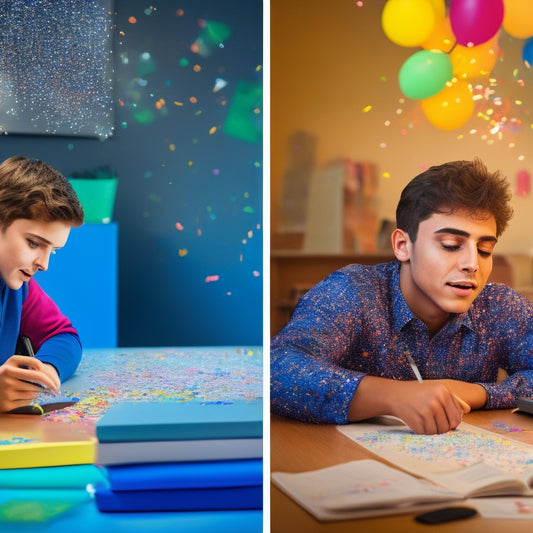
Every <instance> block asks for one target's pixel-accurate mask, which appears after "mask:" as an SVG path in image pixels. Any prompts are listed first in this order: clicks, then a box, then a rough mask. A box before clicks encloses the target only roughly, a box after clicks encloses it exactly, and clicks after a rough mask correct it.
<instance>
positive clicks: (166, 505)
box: [95, 484, 263, 512]
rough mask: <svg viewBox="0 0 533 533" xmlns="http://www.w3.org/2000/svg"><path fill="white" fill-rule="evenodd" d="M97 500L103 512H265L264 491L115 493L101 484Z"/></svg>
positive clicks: (230, 489)
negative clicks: (258, 510) (257, 510)
mask: <svg viewBox="0 0 533 533" xmlns="http://www.w3.org/2000/svg"><path fill="white" fill-rule="evenodd" d="M95 498H96V505H97V507H98V510H99V511H102V512H128V511H129V512H134V511H138V512H141V511H144V512H147V511H152V512H153V511H220V510H229V509H232V510H236V509H261V508H262V506H263V487H262V486H257V487H229V488H218V489H182V490H180V489H176V490H130V491H112V490H110V489H109V488H107V486H106V485H103V484H99V485H97V486H96V490H95Z"/></svg>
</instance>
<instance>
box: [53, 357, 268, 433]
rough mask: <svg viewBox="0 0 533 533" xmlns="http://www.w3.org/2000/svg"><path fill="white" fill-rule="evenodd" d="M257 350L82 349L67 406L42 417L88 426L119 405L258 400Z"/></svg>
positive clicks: (66, 390) (66, 386) (69, 384)
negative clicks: (71, 401) (72, 399)
mask: <svg viewBox="0 0 533 533" xmlns="http://www.w3.org/2000/svg"><path fill="white" fill-rule="evenodd" d="M262 359H263V353H262V349H261V348H260V347H255V346H252V347H230V346H225V347H212V348H204V347H201V348H200V347H190V348H111V349H90V350H84V353H83V358H82V361H81V364H80V366H79V368H78V370H77V372H76V374H75V376H74V377H73V378H71V379H69V380H68V381H66V382H65V383H64V384H63V386H62V391H61V394H62V395H63V396H66V397H71V396H75V397H77V398H79V402H78V403H77V404H76V405H75V406H72V407H69V408H66V409H63V410H61V411H55V412H53V413H48V414H46V415H45V417H46V418H47V419H50V420H54V421H62V422H81V423H83V422H87V423H88V424H89V425H91V424H94V423H95V422H96V420H98V419H99V418H100V417H101V416H102V415H103V414H104V413H105V412H106V411H107V410H108V409H109V408H110V407H111V406H112V405H114V404H116V403H118V402H120V401H135V400H144V401H150V400H158V401H179V402H187V401H190V400H192V399H195V400H201V401H204V402H232V401H233V400H236V399H252V398H260V397H262V391H263V385H262V383H263V364H262V363H263V361H262Z"/></svg>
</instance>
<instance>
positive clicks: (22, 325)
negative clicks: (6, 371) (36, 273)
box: [0, 279, 81, 382]
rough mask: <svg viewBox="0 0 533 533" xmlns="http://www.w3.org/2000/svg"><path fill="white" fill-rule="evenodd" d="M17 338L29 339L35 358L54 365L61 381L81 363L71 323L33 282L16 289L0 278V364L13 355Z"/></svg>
mask: <svg viewBox="0 0 533 533" xmlns="http://www.w3.org/2000/svg"><path fill="white" fill-rule="evenodd" d="M19 335H26V336H28V337H29V338H30V339H31V342H32V345H33V349H34V351H35V356H36V357H37V358H38V359H40V360H41V361H43V363H49V364H51V365H53V366H54V367H55V368H56V369H57V371H58V373H59V378H60V379H61V381H62V382H63V381H65V380H66V379H68V378H69V377H70V376H71V375H72V374H73V373H74V372H75V370H76V368H77V367H78V365H79V363H80V360H81V342H80V338H79V336H78V333H77V331H76V330H75V329H74V327H73V326H72V324H71V322H70V321H69V320H68V319H67V318H66V317H65V316H64V315H63V314H62V313H61V311H60V310H59V308H58V307H57V305H56V304H55V303H54V302H53V300H52V299H51V298H50V297H49V296H48V295H47V294H46V293H45V292H44V291H43V290H42V289H41V287H39V285H38V284H37V282H36V281H35V280H33V279H32V280H30V282H29V283H24V284H23V285H22V287H21V288H20V289H18V290H12V289H10V288H9V287H8V286H7V285H6V284H5V283H4V281H3V280H2V279H0V364H4V363H5V362H6V361H7V359H9V358H10V357H11V356H12V355H13V354H14V353H15V347H16V344H17V339H18V336H19Z"/></svg>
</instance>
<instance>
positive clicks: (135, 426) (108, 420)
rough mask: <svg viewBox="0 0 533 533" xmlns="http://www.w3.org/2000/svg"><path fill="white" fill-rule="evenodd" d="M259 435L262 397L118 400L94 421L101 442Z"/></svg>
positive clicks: (261, 421) (261, 430)
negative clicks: (182, 400)
mask: <svg viewBox="0 0 533 533" xmlns="http://www.w3.org/2000/svg"><path fill="white" fill-rule="evenodd" d="M262 435H263V402H262V400H261V399H254V400H237V401H234V402H231V403H226V402H215V403H204V402H199V401H191V402H171V401H149V402H146V401H133V402H121V403H118V404H116V405H114V406H112V407H111V409H109V411H107V412H106V413H105V414H104V415H103V416H102V418H100V419H99V420H98V422H97V423H96V436H97V438H98V440H99V441H100V442H128V441H136V442H140V441H164V440H199V439H225V438H258V437H262Z"/></svg>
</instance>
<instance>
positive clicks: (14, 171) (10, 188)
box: [0, 155, 83, 231]
mask: <svg viewBox="0 0 533 533" xmlns="http://www.w3.org/2000/svg"><path fill="white" fill-rule="evenodd" d="M19 218H25V219H30V220H39V221H44V222H55V221H61V222H65V223H66V224H68V225H70V226H72V227H78V226H81V225H82V224H83V208H82V207H81V204H80V202H79V200H78V197H77V196H76V193H75V192H74V189H73V188H72V185H71V184H70V183H69V181H68V180H67V179H66V178H65V177H64V176H63V175H62V174H61V173H60V172H58V171H57V170H56V169H54V168H52V167H51V166H50V165H48V164H47V163H45V162H44V161H39V160H34V159H28V158H27V157H24V156H21V155H19V156H14V157H10V158H9V159H6V160H5V161H4V162H3V163H2V164H1V165H0V227H1V228H2V230H4V231H5V230H6V229H7V228H8V227H9V226H10V225H11V223H12V222H14V221H15V220H17V219H19Z"/></svg>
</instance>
